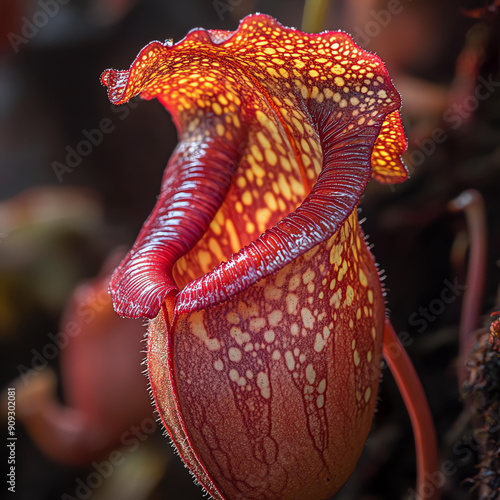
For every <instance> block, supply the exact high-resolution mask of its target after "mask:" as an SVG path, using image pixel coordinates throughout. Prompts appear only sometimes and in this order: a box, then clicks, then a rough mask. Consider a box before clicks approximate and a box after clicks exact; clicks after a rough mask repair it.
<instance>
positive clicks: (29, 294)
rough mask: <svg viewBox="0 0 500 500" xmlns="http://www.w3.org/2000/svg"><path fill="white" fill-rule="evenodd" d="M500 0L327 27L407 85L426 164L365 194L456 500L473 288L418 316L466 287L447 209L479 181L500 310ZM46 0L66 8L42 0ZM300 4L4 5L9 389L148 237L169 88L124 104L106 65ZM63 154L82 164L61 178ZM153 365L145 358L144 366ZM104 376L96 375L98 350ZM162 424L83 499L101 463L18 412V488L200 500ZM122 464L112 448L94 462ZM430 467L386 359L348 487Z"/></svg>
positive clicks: (289, 19)
mask: <svg viewBox="0 0 500 500" xmlns="http://www.w3.org/2000/svg"><path fill="white" fill-rule="evenodd" d="M495 3H496V2H484V1H480V0H477V1H472V0H471V1H466V0H463V1H453V0H446V1H442V2H434V1H431V0H426V1H424V0H419V1H418V2H417V1H412V0H381V1H377V0H355V1H354V0H352V1H349V2H348V1H347V0H345V1H335V0H332V1H331V2H330V3H329V4H328V8H327V10H326V13H325V16H324V18H323V29H328V30H337V29H341V30H345V31H347V32H350V33H352V34H353V36H354V38H355V40H357V41H358V42H359V43H360V44H361V45H362V46H363V47H364V48H366V49H368V50H370V51H374V52H377V53H378V54H379V55H380V57H381V58H382V59H383V60H384V61H385V62H386V65H387V67H388V70H389V73H390V75H391V76H392V77H393V79H394V83H395V85H396V88H398V89H399V90H400V92H401V93H402V97H403V120H404V124H405V129H406V133H407V136H408V140H409V151H408V153H407V161H408V165H409V168H410V171H411V174H412V177H411V179H410V180H409V181H408V182H406V183H404V184H403V185H398V186H395V187H390V186H389V187H388V186H380V185H376V183H374V182H372V183H370V185H369V187H368V189H367V191H366V193H365V195H364V197H363V199H362V203H361V208H362V217H366V222H365V223H364V226H363V227H364V230H365V232H366V233H367V234H368V235H369V240H370V242H371V243H373V245H374V249H373V252H374V254H375V256H376V259H377V261H378V262H379V264H380V266H381V268H382V269H383V270H384V275H386V279H385V286H386V289H387V303H388V308H389V309H390V311H391V318H392V321H393V323H394V326H395V328H396V330H397V331H399V332H409V335H410V342H409V345H408V351H409V353H410V356H411V357H412V358H413V360H414V362H415V365H416V368H417V371H418V372H419V374H420V376H421V378H422V381H423V384H424V388H425V390H426V392H427V393H428V396H429V401H430V405H431V409H432V412H433V415H434V417H435V421H436V425H437V430H438V437H439V441H440V453H441V458H443V459H449V460H451V461H453V463H454V464H456V468H457V471H456V472H455V473H454V474H452V475H449V476H448V477H447V479H446V484H445V485H444V488H443V498H445V499H446V498H449V499H454V500H460V499H466V498H474V493H470V492H469V491H468V490H469V487H470V484H469V483H467V482H465V483H464V482H463V481H464V479H465V478H467V477H471V476H473V475H474V474H475V469H474V464H475V463H476V460H477V457H476V455H475V453H476V450H475V448H477V446H474V439H471V438H470V432H471V431H470V428H469V427H468V426H469V423H468V421H467V418H466V417H464V414H463V412H462V403H461V401H460V398H459V393H458V389H457V383H456V369H455V365H454V361H455V357H456V354H457V350H458V340H457V339H458V325H459V316H460V306H461V299H462V297H461V296H460V295H459V296H458V297H457V300H455V301H453V302H452V303H450V304H447V305H446V307H445V308H444V310H443V311H442V312H441V313H440V314H437V315H432V319H429V318H427V319H426V318H425V317H424V316H422V313H420V312H419V311H421V309H420V308H422V307H423V308H425V307H428V306H429V304H430V303H431V302H432V301H433V300H434V299H436V298H439V297H440V294H441V292H442V290H443V288H444V287H445V280H449V281H450V282H452V283H455V282H456V283H459V284H464V283H465V273H466V263H464V259H463V258H460V255H465V252H466V250H464V248H465V247H466V243H464V241H465V242H466V239H467V238H466V236H465V237H464V236H463V235H464V234H465V232H464V231H465V223H464V218H463V216H461V215H456V214H454V215H451V214H450V213H448V211H447V210H446V205H447V203H448V202H449V201H450V200H451V199H452V198H454V197H455V196H457V195H458V194H459V193H460V192H461V191H462V190H464V189H468V188H474V189H477V190H478V191H479V192H480V193H481V194H482V195H483V197H484V199H485V203H486V217H487V224H488V237H489V246H488V260H487V263H486V265H487V276H486V285H485V290H484V298H483V299H482V306H481V311H482V313H484V315H485V316H484V317H483V318H480V319H479V323H478V326H480V325H481V324H484V321H485V318H487V314H488V313H489V312H490V311H492V310H494V309H495V307H496V308H498V298H497V287H498V283H499V262H498V256H499V251H500V237H499V236H500V231H499V225H500V218H499V203H498V200H499V185H500V184H499V181H500V74H499V63H500V61H499V54H500V52H499V48H500V29H499V28H500V22H499V19H500V16H499V15H498V13H497V11H496V7H495V5H494V4H495ZM49 4H50V5H51V6H52V7H51V9H52V10H50V8H49V7H46V9H45V10H44V9H43V7H42V5H45V6H47V5H49ZM303 8H304V3H303V1H302V0H288V1H285V0H265V1H260V0H213V1H212V0H183V1H181V2H177V1H175V2H174V1H171V0H64V1H63V0H52V1H49V0H47V1H45V2H44V1H43V0H16V1H10V2H7V1H4V2H2V4H1V6H0V342H1V346H2V348H1V350H0V356H1V363H0V373H1V377H2V386H4V387H7V386H8V385H9V384H10V382H11V381H12V380H13V379H14V378H16V377H18V376H19V375H20V369H19V367H20V366H21V365H22V366H26V367H30V366H32V365H33V357H34V352H42V350H43V348H44V347H45V346H46V345H47V343H48V342H49V337H48V334H49V333H51V332H52V333H55V332H58V331H59V330H60V329H61V318H62V317H63V312H64V309H65V307H66V305H67V302H68V299H69V297H70V295H71V293H72V291H73V290H74V289H75V287H76V286H77V285H79V284H80V283H81V282H82V281H83V280H88V279H91V278H93V277H94V276H96V275H97V274H98V273H99V271H100V269H101V268H102V266H103V263H104V262H105V260H106V259H107V256H108V255H109V254H110V252H112V251H113V250H114V249H116V248H117V247H120V246H125V247H129V246H130V245H131V244H132V243H133V241H134V238H135V236H136V234H137V233H138V231H139V229H140V227H141V225H142V223H143V222H144V220H145V219H146V217H147V216H148V215H149V212H150V210H151V209H152V207H153V205H154V203H155V200H156V196H157V194H158V191H159V188H160V181H161V176H162V173H163V169H164V166H165V164H166V162H167V160H168V158H169V155H170V153H171V152H172V150H173V148H174V147H175V144H176V132H175V129H174V127H173V124H172V122H171V120H170V117H169V116H168V114H167V113H166V112H165V111H164V109H163V108H162V106H161V105H160V104H159V103H158V102H156V101H144V102H140V100H134V101H133V103H132V104H130V105H127V106H124V107H121V108H114V107H113V106H112V105H111V104H110V103H109V101H108V99H107V95H106V91H105V89H104V88H103V87H102V86H101V84H100V82H99V75H100V74H101V72H102V71H103V70H104V69H106V68H110V67H113V68H117V69H125V68H128V67H129V65H130V64H131V62H132V61H133V59H134V58H135V56H136V54H137V53H138V52H139V50H140V49H141V48H142V47H143V46H144V45H146V44H147V43H148V42H150V41H151V40H155V39H158V40H165V39H167V38H172V39H173V40H174V41H178V40H180V39H181V38H183V37H184V36H185V34H186V33H187V31H189V30H190V29H192V28H194V27H205V28H221V29H229V30H234V29H236V27H237V25H238V21H239V19H241V18H242V17H243V16H245V15H247V14H250V13H253V12H256V11H259V12H264V13H267V14H270V15H272V16H274V17H276V18H277V19H278V20H279V21H280V22H281V23H283V24H285V25H288V26H294V27H300V25H301V23H302V14H303ZM47 9H48V10H47ZM43 13H45V15H44V14H43ZM485 82H486V83H485ZM478 89H479V91H480V92H479V93H478ZM485 89H486V90H485ZM478 95H480V96H481V97H478ZM103 120H106V121H105V123H106V127H105V132H103V133H102V137H101V138H100V139H99V137H100V136H99V135H98V134H97V135H95V134H94V136H93V137H94V139H95V142H96V144H95V145H94V146H93V147H92V148H91V150H90V152H89V153H88V154H87V155H83V154H81V155H78V157H79V158H80V159H78V157H77V156H75V155H74V154H73V156H72V159H70V161H72V162H73V163H71V164H70V163H68V158H67V156H68V154H72V153H71V152H70V150H75V151H76V150H77V149H78V146H79V145H81V141H84V140H86V139H88V138H87V137H86V135H88V134H92V133H93V132H92V131H94V130H95V129H98V128H99V127H103ZM103 128H104V127H103ZM443 138H444V139H443ZM68 148H69V149H68ZM80 151H84V149H82V147H80ZM55 162H56V163H55ZM57 164H63V165H64V164H66V165H68V166H70V167H71V171H69V170H68V171H63V172H61V170H60V169H58V167H57ZM54 165H56V167H54ZM452 249H454V250H453V252H452ZM457 249H458V250H457ZM451 255H454V256H455V257H456V256H457V255H458V256H459V257H458V258H451V257H450V256H451ZM415 314H417V316H415ZM412 318H413V319H412ZM416 320H420V323H418V324H415V323H416ZM424 320H425V321H424ZM48 365H49V366H50V367H51V369H53V370H54V371H55V372H56V374H57V375H58V380H59V382H58V385H57V392H58V396H59V398H61V399H64V401H65V402H66V403H67V402H68V394H67V393H65V391H64V389H63V386H64V380H61V379H62V378H63V377H64V372H63V371H62V370H61V360H60V359H59V356H58V355H54V357H51V359H50V360H48ZM142 369H143V368H142V367H141V366H140V365H139V363H136V364H134V365H133V366H130V370H135V371H137V372H140V371H141V370H142ZM88 370H89V371H92V370H94V367H93V366H92V361H90V363H89V365H88ZM144 388H145V390H146V382H145V380H144ZM95 390H96V391H99V390H100V389H99V387H96V389H95ZM127 430H130V428H129V427H125V428H124V430H123V432H125V431H127ZM149 430H150V431H151V432H147V433H146V437H147V439H145V440H144V441H142V440H140V446H138V447H137V450H135V448H134V450H133V451H134V452H133V453H131V444H130V443H129V444H128V445H127V443H125V444H124V443H123V439H122V440H121V444H120V441H119V442H118V443H117V444H116V445H115V448H114V449H115V450H122V454H123V456H124V457H125V460H124V462H123V463H121V464H120V466H116V467H115V468H114V471H113V473H112V474H110V476H109V478H102V484H99V486H98V487H95V488H91V496H90V495H89V496H85V495H86V493H85V491H86V490H85V489H83V490H81V491H77V488H78V485H79V484H80V483H79V482H78V481H79V480H80V481H83V482H86V481H87V479H88V478H89V474H92V473H95V466H92V465H90V464H80V465H78V466H72V465H68V464H61V463H58V462H56V461H53V460H52V459H49V458H47V457H46V456H45V455H44V454H43V453H42V452H41V451H40V450H39V449H38V448H37V447H36V446H35V444H34V443H33V441H32V440H31V438H30V436H29V435H28V434H27V433H26V431H25V429H24V428H23V426H22V424H21V422H20V421H19V420H18V423H17V428H16V432H17V433H18V434H17V435H18V441H17V464H16V467H17V495H16V498H19V499H22V500H25V499H26V500H27V499H32V500H45V499H47V500H49V499H54V498H64V497H63V495H64V494H67V495H70V496H72V497H74V498H92V499H95V500H104V499H115V498H120V499H122V500H123V499H128V498H130V499H135V500H141V499H144V500H154V499H160V498H171V499H183V500H184V499H186V500H188V499H200V498H202V492H201V490H200V489H199V488H197V487H196V486H194V485H193V484H192V481H191V478H190V477H189V475H188V473H187V471H185V470H184V469H183V466H182V464H181V462H180V460H179V459H178V458H177V457H175V456H174V455H173V453H172V451H171V448H170V446H169V444H168V441H167V440H166V439H165V438H163V437H162V436H161V431H160V430H159V429H155V430H154V431H153V430H151V429H149ZM119 436H120V434H119ZM468 442H469V444H467V443H468ZM120 446H121V447H120ZM108 459H109V450H108V451H106V453H105V454H104V455H103V457H100V458H99V457H96V460H97V461H98V462H99V460H108ZM414 474H415V459H414V450H413V437H412V434H411V429H410V424H409V420H408V418H407V416H406V411H405V409H404V407H403V406H402V403H401V400H400V397H399V395H398V394H397V390H396V387H395V384H394V383H393V381H392V379H391V378H390V375H389V374H388V373H387V371H384V380H383V383H382V387H381V392H380V405H379V409H378V413H377V415H376V417H375V421H374V430H373V433H372V435H371V437H370V439H369V441H368V443H367V446H366V451H365V453H364V455H363V458H362V460H361V461H360V464H359V466H358V469H357V470H356V472H355V475H354V477H353V478H352V479H351V480H350V481H349V483H348V484H347V486H346V487H345V488H344V490H343V491H342V492H341V493H339V495H338V498H341V499H353V498H356V499H365V500H368V499H370V500H375V499H385V500H388V499H389V500H390V499H398V498H405V496H404V495H406V492H407V491H408V488H411V487H413V485H414V480H415V479H414ZM94 479H95V477H94ZM3 491H5V488H4V487H2V494H3ZM82 492H83V493H82ZM79 493H81V494H80V496H78V494H79ZM402 495H403V496H402ZM67 498H69V497H67Z"/></svg>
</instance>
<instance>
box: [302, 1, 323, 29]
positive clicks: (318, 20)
mask: <svg viewBox="0 0 500 500" xmlns="http://www.w3.org/2000/svg"><path fill="white" fill-rule="evenodd" d="M327 7H328V0H306V2H305V4H304V13H303V15H302V31H304V32H306V33H319V32H320V31H322V30H323V29H324V21H325V15H326V9H327Z"/></svg>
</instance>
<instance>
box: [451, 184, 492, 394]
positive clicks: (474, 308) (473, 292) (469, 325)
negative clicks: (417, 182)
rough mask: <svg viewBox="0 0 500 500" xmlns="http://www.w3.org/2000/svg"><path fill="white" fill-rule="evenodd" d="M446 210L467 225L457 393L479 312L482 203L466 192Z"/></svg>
mask: <svg viewBox="0 0 500 500" xmlns="http://www.w3.org/2000/svg"><path fill="white" fill-rule="evenodd" d="M448 209H449V210H450V211H452V212H459V211H463V212H464V213H465V218H466V221H467V231H468V233H469V246H470V256H469V266H468V269H467V279H466V285H467V288H466V289H465V294H464V301H463V304H462V313H461V317H460V353H459V358H458V362H459V365H458V370H457V371H458V382H459V389H460V390H462V385H463V383H464V381H465V379H466V378H467V370H466V367H465V364H466V362H467V358H468V357H469V356H470V350H471V348H472V344H471V342H472V341H473V335H472V334H473V332H474V330H475V329H476V328H477V323H478V317H479V314H480V309H481V302H482V295H483V287H484V280H485V272H486V215H485V209H484V201H483V197H482V196H481V194H480V193H479V192H478V191H476V190H474V189H468V190H467V191H464V192H463V193H462V194H460V195H459V196H458V197H457V198H455V199H454V200H452V201H450V203H449V204H448Z"/></svg>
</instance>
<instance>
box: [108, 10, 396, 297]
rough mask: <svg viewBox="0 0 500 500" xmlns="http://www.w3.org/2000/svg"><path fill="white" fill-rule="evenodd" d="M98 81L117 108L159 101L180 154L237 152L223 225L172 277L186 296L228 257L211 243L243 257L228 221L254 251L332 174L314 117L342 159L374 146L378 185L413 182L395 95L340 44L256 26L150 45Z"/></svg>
mask: <svg viewBox="0 0 500 500" xmlns="http://www.w3.org/2000/svg"><path fill="white" fill-rule="evenodd" d="M102 81H103V83H104V84H105V85H107V86H108V91H109V95H110V98H111V100H112V101H113V102H115V103H117V104H119V103H123V102H126V101H127V100H128V99H130V98H131V97H132V96H134V95H136V94H140V95H141V96H142V97H144V98H146V99H151V98H154V97H156V98H158V99H159V100H160V101H161V102H162V103H163V104H164V105H165V106H166V108H167V109H168V110H169V111H170V113H171V114H172V116H173V119H174V122H175V123H176V125H177V128H178V130H179V139H180V141H181V143H183V142H185V143H189V144H199V146H200V147H201V146H202V145H203V144H204V143H205V142H206V141H207V140H208V141H209V140H210V138H211V137H214V136H217V137H220V138H223V139H224V140H226V141H227V143H228V145H231V146H232V147H234V148H236V149H237V150H238V152H239V161H238V165H237V167H236V169H235V173H234V179H233V182H232V183H231V186H230V188H229V191H228V192H227V194H226V196H225V199H224V202H223V204H222V206H221V207H220V209H219V212H218V214H217V217H216V219H214V221H213V222H212V224H211V225H210V227H209V228H208V230H207V231H206V233H205V235H204V237H203V238H202V239H201V240H200V241H199V242H198V243H197V244H196V245H195V246H194V248H193V249H192V250H191V252H189V253H187V254H186V255H184V256H183V257H181V259H180V260H181V261H184V262H180V261H178V262H177V264H176V265H175V268H174V271H173V273H174V277H175V281H176V283H177V286H178V287H179V288H182V287H183V286H185V285H186V284H187V283H189V282H192V281H193V280H195V279H196V278H198V277H200V276H202V275H204V274H206V272H207V269H209V270H211V269H214V268H215V267H216V266H217V265H219V264H220V263H221V258H220V257H221V256H220V253H219V252H217V253H213V252H211V251H210V249H211V248H214V247H215V246H214V244H213V242H212V243H211V239H212V238H215V239H216V240H217V243H218V248H220V249H221V250H222V253H223V256H224V259H225V260H227V259H229V258H230V257H231V255H232V254H233V253H234V252H235V251H236V250H238V249H236V248H235V245H234V242H235V240H234V238H233V237H232V235H231V233H230V231H228V229H229V228H230V226H229V225H228V224H227V222H228V220H231V221H232V224H233V225H234V227H237V228H245V229H246V230H245V231H239V240H240V241H239V242H240V245H241V246H246V245H248V244H249V243H250V242H252V241H254V240H256V239H257V238H258V237H259V236H260V235H261V234H262V233H263V232H264V231H265V230H266V229H268V228H271V227H273V226H275V225H276V223H277V222H278V221H280V220H281V219H283V217H284V216H286V215H287V214H289V213H291V212H293V211H294V210H295V209H296V208H297V207H298V206H299V205H300V204H301V203H302V202H303V201H304V197H305V195H307V193H308V192H309V191H310V190H311V188H312V186H313V185H314V183H315V182H316V179H317V177H318V175H319V173H320V172H321V170H322V167H323V162H324V153H325V151H324V149H323V147H324V145H323V144H322V140H323V139H322V137H320V135H319V132H318V128H317V127H316V126H315V124H314V120H313V119H312V116H316V115H318V113H323V112H325V113H327V114H328V115H329V116H331V117H333V118H332V119H335V120H336V121H337V125H336V126H335V129H336V130H335V134H336V136H337V137H338V141H339V144H340V149H342V147H343V142H344V141H347V140H354V139H355V138H356V137H358V136H359V135H362V134H363V135H366V134H373V135H374V137H377V136H378V138H377V139H376V142H375V148H374V150H373V154H372V166H373V175H374V176H375V177H376V178H377V179H378V180H380V181H382V182H400V181H401V180H403V178H405V176H406V170H405V168H404V166H403V164H402V163H401V160H400V155H401V152H402V151H403V150H404V148H405V146H406V141H405V138H404V133H403V130H402V127H401V122H400V118H399V112H398V111H397V109H398V108H399V105H400V98H399V95H398V93H397V92H396V91H395V89H394V88H393V86H392V84H391V83H390V79H389V76H388V74H387V72H386V70H385V67H384V65H383V63H382V62H381V61H380V59H379V58H378V57H377V56H374V55H373V54H369V53H367V52H365V51H363V50H362V49H360V48H359V47H358V46H357V45H356V44H355V43H354V42H353V41H352V39H351V38H350V37H349V36H348V35H346V34H345V33H342V32H328V33H322V34H315V35H309V34H305V33H301V32H300V31H297V30H293V29H289V28H285V27H283V26H281V25H280V24H278V23H277V22H276V21H274V20H273V19H271V18H269V17H267V16H264V15H254V16H249V17H247V18H245V19H244V20H243V21H242V23H241V25H240V27H239V29H238V30H237V31H235V32H228V31H221V30H209V31H205V30H193V31H191V32H190V33H189V34H188V35H187V36H186V37H185V38H184V39H183V40H182V41H181V42H179V43H177V44H174V45H172V44H170V43H168V44H161V43H159V42H153V43H151V44H150V45H148V46H147V47H146V48H145V49H143V50H142V52H141V53H140V54H139V56H138V57H137V59H136V60H135V62H134V63H133V65H132V66H131V68H130V70H129V71H112V70H108V71H106V72H104V73H103V76H102ZM356 131H357V133H356ZM348 138H349V139H348ZM167 172H168V171H167ZM276 186H277V187H278V189H276ZM247 206H251V207H252V210H248V209H246V208H245V207H247ZM240 248H241V247H240ZM202 252H208V253H209V254H210V261H207V259H206V255H207V254H205V253H202ZM200 255H203V259H200ZM201 264H203V265H201Z"/></svg>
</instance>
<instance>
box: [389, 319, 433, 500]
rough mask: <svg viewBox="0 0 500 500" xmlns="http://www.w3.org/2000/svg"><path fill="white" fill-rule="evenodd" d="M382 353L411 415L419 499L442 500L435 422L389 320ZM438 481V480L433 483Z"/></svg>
mask: <svg viewBox="0 0 500 500" xmlns="http://www.w3.org/2000/svg"><path fill="white" fill-rule="evenodd" d="M382 353H383V355H384V358H385V360H386V362H387V364H388V366H389V369H390V370H391V373H392V376H393V377H394V379H395V380H396V384H397V385H398V388H399V391H400V393H401V396H402V397H403V401H404V403H405V406H406V409H407V410H408V414H409V415H410V420H411V425H412V427H413V433H414V435H415V449H416V455H417V497H416V498H417V500H423V499H424V498H425V499H426V500H439V496H440V495H439V489H438V487H437V486H435V482H436V481H435V480H434V479H435V477H436V473H438V471H439V461H438V455H437V439H436V430H435V428H434V422H433V420H432V416H431V412H430V409H429V405H428V403H427V399H426V397H425V393H424V390H423V388H422V385H421V383H420V380H419V378H418V375H417V372H416V371H415V368H414V367H413V364H412V362H411V360H410V358H409V356H408V354H407V353H406V351H405V349H404V347H403V345H402V344H401V342H400V340H399V338H398V336H397V335H396V332H395V331H394V328H393V327H392V325H391V323H390V321H389V320H388V319H386V321H385V329H384V344H383V347H382ZM432 480H434V481H432Z"/></svg>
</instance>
